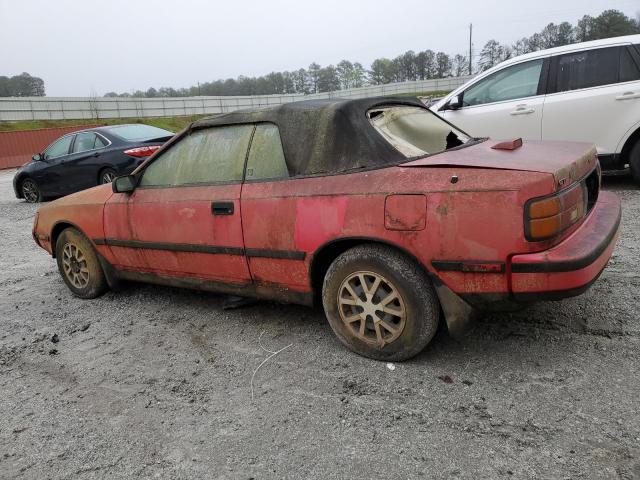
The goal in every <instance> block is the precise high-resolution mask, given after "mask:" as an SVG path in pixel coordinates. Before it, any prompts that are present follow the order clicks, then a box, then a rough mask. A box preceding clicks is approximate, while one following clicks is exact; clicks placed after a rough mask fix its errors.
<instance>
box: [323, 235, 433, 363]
mask: <svg viewBox="0 0 640 480" xmlns="http://www.w3.org/2000/svg"><path fill="white" fill-rule="evenodd" d="M322 301H323V305H324V310H325V313H326V315H327V319H328V320H329V324H330V325H331V328H332V329H333V331H334V333H335V334H336V336H337V337H338V339H340V341H341V342H342V343H343V344H344V345H346V346H347V347H349V348H350V349H351V350H353V351H354V352H356V353H358V354H360V355H363V356H365V357H369V358H373V359H376V360H393V361H401V360H406V359H408V358H411V357H413V356H415V355H417V354H418V353H419V352H420V351H422V349H423V348H424V347H425V346H426V345H427V344H428V343H429V342H430V341H431V339H432V338H433V336H434V335H435V333H436V330H437V328H438V324H439V321H440V305H439V303H438V299H437V296H436V293H435V291H434V289H433V287H432V285H431V282H430V280H429V278H428V277H427V275H426V274H425V272H424V271H423V270H422V269H421V268H420V266H419V265H417V264H416V262H415V261H414V260H412V259H410V258H408V257H407V256H405V255H403V254H402V253H400V252H398V251H397V250H394V249H392V248H390V247H387V246H383V245H361V246H357V247H354V248H352V249H350V250H348V251H346V252H345V253H343V254H342V255H340V256H339V257H338V258H336V260H335V261H334V262H333V263H332V264H331V266H330V267H329V270H328V271H327V274H326V276H325V280H324V285H323V289H322Z"/></svg>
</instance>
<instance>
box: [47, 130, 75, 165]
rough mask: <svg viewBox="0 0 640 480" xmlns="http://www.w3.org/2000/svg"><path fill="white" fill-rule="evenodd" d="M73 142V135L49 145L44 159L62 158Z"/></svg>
mask: <svg viewBox="0 0 640 480" xmlns="http://www.w3.org/2000/svg"><path fill="white" fill-rule="evenodd" d="M72 140H73V135H67V136H66V137H62V138H61V139H60V140H58V141H56V142H55V143H54V144H53V145H51V146H50V147H49V148H47V150H46V151H45V152H44V158H45V159H47V160H50V159H53V158H57V157H62V156H63V155H68V154H69V147H71V141H72Z"/></svg>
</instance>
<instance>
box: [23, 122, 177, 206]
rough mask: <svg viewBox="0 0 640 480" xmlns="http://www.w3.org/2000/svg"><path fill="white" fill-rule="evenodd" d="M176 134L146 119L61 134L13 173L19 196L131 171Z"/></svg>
mask: <svg viewBox="0 0 640 480" xmlns="http://www.w3.org/2000/svg"><path fill="white" fill-rule="evenodd" d="M171 137H173V132H170V131H168V130H163V129H161V128H157V127H152V126H149V125H142V124H130V125H113V126H109V127H98V128H91V129H88V130H81V131H78V132H73V133H70V134H68V135H64V136H62V137H60V138H59V139H58V140H56V141H55V142H53V143H52V144H51V145H49V146H48V147H47V148H46V149H45V150H44V152H42V153H38V154H36V155H34V156H33V159H32V161H31V162H29V163H27V164H26V165H24V166H22V167H20V168H19V169H18V171H17V173H16V175H15V177H14V178H13V189H14V191H15V193H16V197H18V198H24V199H25V200H26V201H27V202H29V203H33V202H39V201H41V200H43V199H44V198H47V197H60V196H63V195H68V194H70V193H73V192H77V191H79V190H84V189H85V188H89V187H94V186H96V185H100V184H102V183H111V182H112V181H113V179H114V178H116V177H119V176H121V175H127V174H129V173H131V171H133V169H134V168H136V167H137V166H138V165H139V164H140V163H141V162H142V161H143V160H144V159H145V158H146V157H148V156H150V155H151V154H153V153H154V152H155V151H156V150H158V149H159V148H160V147H161V146H162V144H163V143H165V142H166V141H167V140H169V139H170V138H171Z"/></svg>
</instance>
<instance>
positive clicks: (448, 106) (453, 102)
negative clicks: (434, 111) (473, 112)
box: [442, 95, 462, 110]
mask: <svg viewBox="0 0 640 480" xmlns="http://www.w3.org/2000/svg"><path fill="white" fill-rule="evenodd" d="M460 107H462V98H461V97H460V95H456V96H455V97H451V98H450V99H449V101H448V102H447V103H445V104H444V105H443V107H442V109H443V110H458V109H460Z"/></svg>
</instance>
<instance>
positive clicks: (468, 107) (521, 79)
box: [438, 58, 546, 140]
mask: <svg viewBox="0 0 640 480" xmlns="http://www.w3.org/2000/svg"><path fill="white" fill-rule="evenodd" d="M545 80H546V60H545V59H543V58H538V59H535V60H528V61H524V62H521V63H517V64H515V65H509V66H506V67H504V68H503V69H500V70H498V71H496V72H494V73H492V74H490V75H488V76H486V77H484V78H482V79H480V80H479V81H477V82H476V83H474V84H472V85H470V86H469V88H467V89H466V90H464V91H463V92H462V93H461V94H460V96H459V98H460V100H461V107H460V108H458V109H456V110H452V109H449V108H448V107H447V106H446V105H445V106H444V107H442V109H441V110H440V111H439V112H438V113H439V114H440V115H442V116H444V117H445V118H446V119H447V120H448V121H450V122H451V123H453V124H454V125H456V126H458V127H460V128H462V129H463V130H465V131H466V132H467V133H469V134H470V135H473V136H474V137H492V138H500V139H504V138H513V137H522V138H525V139H530V140H540V138H541V136H542V108H543V104H544V86H545Z"/></svg>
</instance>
